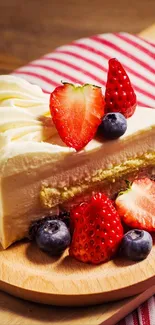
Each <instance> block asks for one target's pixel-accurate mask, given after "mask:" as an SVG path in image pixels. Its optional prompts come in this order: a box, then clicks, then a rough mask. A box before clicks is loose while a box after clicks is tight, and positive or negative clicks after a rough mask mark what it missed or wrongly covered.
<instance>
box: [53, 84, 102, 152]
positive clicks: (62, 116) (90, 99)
mask: <svg viewBox="0 0 155 325" xmlns="http://www.w3.org/2000/svg"><path fill="white" fill-rule="evenodd" d="M104 105H105V104H104V98H103V95H102V91H101V88H100V87H97V86H93V85H88V84H85V85H83V86H76V85H73V84H69V83H65V84H63V85H62V86H59V87H57V88H55V90H54V91H53V92H52V93H51V97H50V111H51V115H52V119H53V122H54V124H55V127H56V129H57V131H58V133H59V136H60V138H61V139H62V141H63V142H64V143H65V144H66V145H67V146H68V147H72V148H75V149H76V150H77V151H78V150H81V149H82V148H84V147H85V146H86V144H87V143H88V142H89V141H90V140H92V138H93V137H94V135H95V133H96V131H97V128H98V126H99V124H100V123H101V119H102V117H103V115H104Z"/></svg>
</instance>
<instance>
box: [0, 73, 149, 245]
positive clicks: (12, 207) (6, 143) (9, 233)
mask: <svg viewBox="0 0 155 325" xmlns="http://www.w3.org/2000/svg"><path fill="white" fill-rule="evenodd" d="M49 98H50V97H49V95H47V94H44V93H43V92H42V90H41V89H40V88H39V87H38V86H34V85H31V84H29V83H28V82H27V81H24V80H22V79H20V78H16V77H13V76H1V77H0V196H1V198H0V242H1V245H2V246H3V248H4V249H5V248H7V247H8V246H9V245H11V244H12V243H13V242H15V241H17V240H20V239H22V238H24V237H26V236H27V235H28V231H29V227H30V225H31V223H32V221H34V220H36V219H39V218H41V217H43V216H44V215H48V213H53V214H57V213H58V211H59V209H65V208H66V206H69V205H70V204H72V203H73V202H74V200H77V199H78V198H79V197H80V195H82V196H86V197H87V195H88V194H89V193H91V192H92V191H96V190H102V191H104V192H105V193H106V194H108V196H110V197H112V196H113V195H115V194H116V193H118V191H119V190H120V189H123V188H124V187H125V180H133V179H135V178H136V177H138V176H139V175H140V176H149V177H151V176H153V175H154V174H155V167H154V166H155V110H153V109H151V108H144V107H137V109H136V111H135V113H134V114H133V115H132V116H131V117H130V118H128V119H127V131H126V132H125V134H124V135H123V136H122V137H120V138H119V139H117V140H103V138H102V139H100V138H97V137H96V138H94V139H93V140H91V141H90V142H89V143H88V144H87V145H86V146H85V147H84V148H83V149H82V150H80V151H78V152H77V151H76V150H75V149H73V148H69V147H67V146H66V145H65V144H64V142H63V141H62V140H61V139H60V137H59V134H58V132H57V130H56V128H55V126H54V124H53V123H52V119H51V115H50V110H49Z"/></svg>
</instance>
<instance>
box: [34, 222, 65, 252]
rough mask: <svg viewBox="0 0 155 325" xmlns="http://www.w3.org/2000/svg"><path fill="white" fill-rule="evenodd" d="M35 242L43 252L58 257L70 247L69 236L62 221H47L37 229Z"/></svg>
mask: <svg viewBox="0 0 155 325" xmlns="http://www.w3.org/2000/svg"><path fill="white" fill-rule="evenodd" d="M35 240H36V243H37V245H38V246H39V248H41V249H42V250H43V251H45V252H48V253H50V254H51V255H60V254H62V252H63V251H64V250H65V249H66V248H67V247H68V246H69V245H70V242H71V235H70V232H69V229H68V228H67V226H66V224H65V223H64V222H63V221H61V220H56V219H55V220H52V219H49V220H44V222H42V223H41V224H40V226H39V227H38V228H37V230H36V234H35Z"/></svg>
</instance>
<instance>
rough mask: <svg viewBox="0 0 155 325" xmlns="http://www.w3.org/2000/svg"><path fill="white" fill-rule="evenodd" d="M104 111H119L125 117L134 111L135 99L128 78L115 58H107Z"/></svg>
mask: <svg viewBox="0 0 155 325" xmlns="http://www.w3.org/2000/svg"><path fill="white" fill-rule="evenodd" d="M105 102H106V106H105V110H106V112H107V113H108V112H119V113H122V114H123V115H124V116H125V117H126V118H128V117H130V116H132V115H133V114H134V112H135V109H136V105H137V100H136V95H135V92H134V89H133V87H132V85H131V82H130V79H129V77H128V75H127V73H126V72H125V70H124V68H123V67H122V65H121V63H120V62H119V61H117V60H116V59H110V60H109V70H108V79H107V84H106V91H105Z"/></svg>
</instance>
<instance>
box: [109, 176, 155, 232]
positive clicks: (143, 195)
mask: <svg viewBox="0 0 155 325" xmlns="http://www.w3.org/2000/svg"><path fill="white" fill-rule="evenodd" d="M115 203H116V207H117V211H118V213H119V215H120V216H121V217H122V220H123V221H124V222H125V223H126V224H127V225H128V226H130V227H131V228H138V229H144V230H148V231H155V182H154V181H152V180H150V179H149V178H143V179H138V180H135V181H134V182H133V183H132V185H131V187H130V188H129V189H128V190H127V191H126V192H124V193H123V194H122V195H120V196H118V197H117V199H116V202H115Z"/></svg>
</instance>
